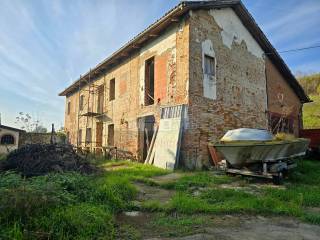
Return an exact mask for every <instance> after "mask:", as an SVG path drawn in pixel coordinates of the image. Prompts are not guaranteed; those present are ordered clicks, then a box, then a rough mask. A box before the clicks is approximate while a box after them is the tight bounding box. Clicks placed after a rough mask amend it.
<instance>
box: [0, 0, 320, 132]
mask: <svg viewBox="0 0 320 240" xmlns="http://www.w3.org/2000/svg"><path fill="white" fill-rule="evenodd" d="M178 3H179V0H107V1H106V0H68V1H66V0H1V1H0V113H1V120H2V121H1V122H2V124H5V125H9V126H14V127H19V125H17V124H16V123H15V118H16V116H18V114H19V112H24V113H29V114H31V116H32V117H33V119H34V120H39V121H40V122H41V123H42V125H44V126H45V127H47V128H48V129H49V128H50V126H51V123H54V124H55V127H56V128H57V129H58V128H60V127H62V126H63V122H64V107H65V105H64V104H65V99H64V97H59V96H58V94H59V92H61V91H62V90H63V89H65V88H66V87H67V86H69V85H70V84H71V83H72V82H73V81H75V80H77V78H79V76H80V74H84V73H86V72H87V71H88V70H89V69H90V68H93V67H94V66H96V65H97V64H98V63H99V62H101V61H102V60H103V59H105V58H107V57H108V56H109V55H111V54H112V53H113V52H114V51H116V50H117V49H119V48H120V47H121V46H123V45H124V44H125V43H126V42H128V41H129V40H130V39H132V38H133V37H134V36H135V35H137V34H138V33H139V32H141V31H142V30H144V29H145V28H146V27H147V26H148V25H150V24H152V23H153V22H154V21H156V20H157V19H158V18H160V17H161V16H163V15H164V13H165V12H167V11H168V10H170V9H171V8H172V7H174V6H175V5H177V4H178ZM243 3H244V4H245V6H246V7H247V8H248V10H249V11H250V13H251V14H252V15H253V17H254V18H255V20H256V22H257V23H258V25H259V26H260V28H261V29H262V30H263V32H264V33H265V34H266V35H267V37H268V39H269V40H270V42H271V43H272V44H273V45H274V47H275V48H276V49H277V50H278V51H280V52H282V51H285V50H291V49H297V48H304V47H309V46H316V45H320V27H319V26H320V15H319V12H320V0H303V1H302V0H281V1H279V0H243ZM281 56H282V57H283V58H284V60H285V62H286V63H287V64H288V66H289V67H290V69H291V71H292V72H293V73H294V74H297V73H314V72H320V48H314V49H309V50H304V51H297V52H287V53H281Z"/></svg>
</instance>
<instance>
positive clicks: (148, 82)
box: [144, 57, 154, 106]
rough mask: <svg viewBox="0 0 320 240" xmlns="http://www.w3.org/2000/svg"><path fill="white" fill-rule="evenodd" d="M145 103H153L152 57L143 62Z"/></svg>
mask: <svg viewBox="0 0 320 240" xmlns="http://www.w3.org/2000/svg"><path fill="white" fill-rule="evenodd" d="M144 79H145V82H144V85H145V95H144V100H145V105H146V106H148V105H152V104H154V57H152V58H149V59H148V60H147V61H146V63H145V78H144Z"/></svg>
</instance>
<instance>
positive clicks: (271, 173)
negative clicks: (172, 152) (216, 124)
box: [208, 144, 297, 185]
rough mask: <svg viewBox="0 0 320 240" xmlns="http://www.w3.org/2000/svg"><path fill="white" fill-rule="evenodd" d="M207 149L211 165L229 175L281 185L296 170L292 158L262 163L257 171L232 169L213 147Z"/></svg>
mask: <svg viewBox="0 0 320 240" xmlns="http://www.w3.org/2000/svg"><path fill="white" fill-rule="evenodd" d="M208 149H209V152H210V155H211V158H212V160H213V162H212V164H213V165H214V166H215V167H216V168H218V169H221V170H224V171H225V172H226V173H227V174H229V175H242V176H247V177H255V178H264V179H270V180H272V181H273V183H274V184H277V185H279V184H282V183H283V180H284V177H285V176H286V175H287V173H288V171H289V170H290V169H293V168H296V167H297V163H296V161H294V160H293V159H292V158H289V159H282V160H278V161H276V162H274V161H263V162H262V164H261V166H260V167H259V169H256V170H250V169H249V168H247V167H243V168H233V167H232V166H231V165H230V164H229V163H228V162H227V161H226V160H223V159H222V157H221V156H220V154H219V153H218V152H217V150H216V149H215V147H214V146H212V145H211V144H209V145H208Z"/></svg>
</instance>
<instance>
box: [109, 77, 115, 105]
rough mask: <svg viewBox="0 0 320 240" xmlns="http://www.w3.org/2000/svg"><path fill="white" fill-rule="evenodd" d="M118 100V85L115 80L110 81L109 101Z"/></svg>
mask: <svg viewBox="0 0 320 240" xmlns="http://www.w3.org/2000/svg"><path fill="white" fill-rule="evenodd" d="M115 98H116V83H115V79H111V80H110V86H109V101H112V100H114V99H115Z"/></svg>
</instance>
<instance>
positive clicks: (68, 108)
mask: <svg viewBox="0 0 320 240" xmlns="http://www.w3.org/2000/svg"><path fill="white" fill-rule="evenodd" d="M70 110H71V102H70V101H69V102H68V107H67V113H68V115H69V114H70Z"/></svg>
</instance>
